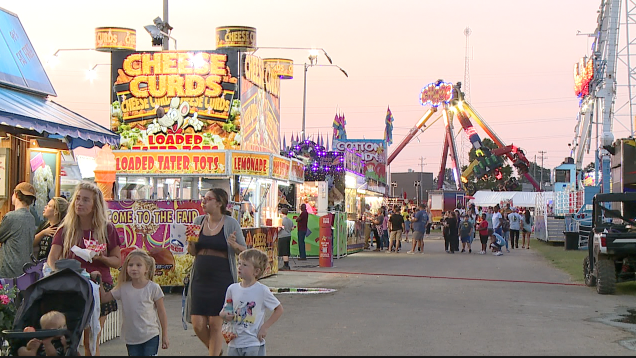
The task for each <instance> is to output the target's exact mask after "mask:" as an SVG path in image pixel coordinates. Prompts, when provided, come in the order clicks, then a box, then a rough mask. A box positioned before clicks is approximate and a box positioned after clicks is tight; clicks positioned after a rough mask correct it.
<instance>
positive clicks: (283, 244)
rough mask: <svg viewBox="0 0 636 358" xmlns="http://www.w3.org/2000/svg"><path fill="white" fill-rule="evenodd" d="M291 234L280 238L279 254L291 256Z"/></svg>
mask: <svg viewBox="0 0 636 358" xmlns="http://www.w3.org/2000/svg"><path fill="white" fill-rule="evenodd" d="M290 244H291V236H287V237H279V238H278V256H291V247H290Z"/></svg>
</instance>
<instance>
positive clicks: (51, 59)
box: [46, 48, 95, 67]
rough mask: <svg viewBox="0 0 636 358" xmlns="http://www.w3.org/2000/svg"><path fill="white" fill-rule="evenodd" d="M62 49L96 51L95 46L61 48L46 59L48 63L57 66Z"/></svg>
mask: <svg viewBox="0 0 636 358" xmlns="http://www.w3.org/2000/svg"><path fill="white" fill-rule="evenodd" d="M61 51H95V49H94V48H60V49H58V50H57V51H55V53H54V54H53V55H52V56H51V57H49V58H48V59H47V60H46V64H47V65H49V66H51V67H55V65H56V64H57V62H58V61H59V58H58V55H59V53H60V52H61Z"/></svg>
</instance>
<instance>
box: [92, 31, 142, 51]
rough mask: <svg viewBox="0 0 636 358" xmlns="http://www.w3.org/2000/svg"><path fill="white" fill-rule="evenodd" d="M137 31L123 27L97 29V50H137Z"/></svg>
mask: <svg viewBox="0 0 636 358" xmlns="http://www.w3.org/2000/svg"><path fill="white" fill-rule="evenodd" d="M136 49H137V31H135V30H134V29H127V28H123V27H97V28H95V50H97V51H103V52H112V51H114V50H133V51H134V50H136Z"/></svg>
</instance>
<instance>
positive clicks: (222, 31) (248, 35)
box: [216, 26, 256, 50]
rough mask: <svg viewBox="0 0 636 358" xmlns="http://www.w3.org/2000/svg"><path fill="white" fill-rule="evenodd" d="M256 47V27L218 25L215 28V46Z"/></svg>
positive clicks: (218, 47) (244, 48) (246, 48)
mask: <svg viewBox="0 0 636 358" xmlns="http://www.w3.org/2000/svg"><path fill="white" fill-rule="evenodd" d="M228 47H231V48H237V49H241V50H250V49H255V48H256V29H255V28H253V27H249V26H219V27H217V28H216V48H217V49H220V48H228Z"/></svg>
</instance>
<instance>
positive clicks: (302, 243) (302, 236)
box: [298, 230, 307, 259]
mask: <svg viewBox="0 0 636 358" xmlns="http://www.w3.org/2000/svg"><path fill="white" fill-rule="evenodd" d="M305 236H307V231H300V230H298V252H299V255H300V258H301V259H306V258H307V252H306V251H305Z"/></svg>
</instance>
